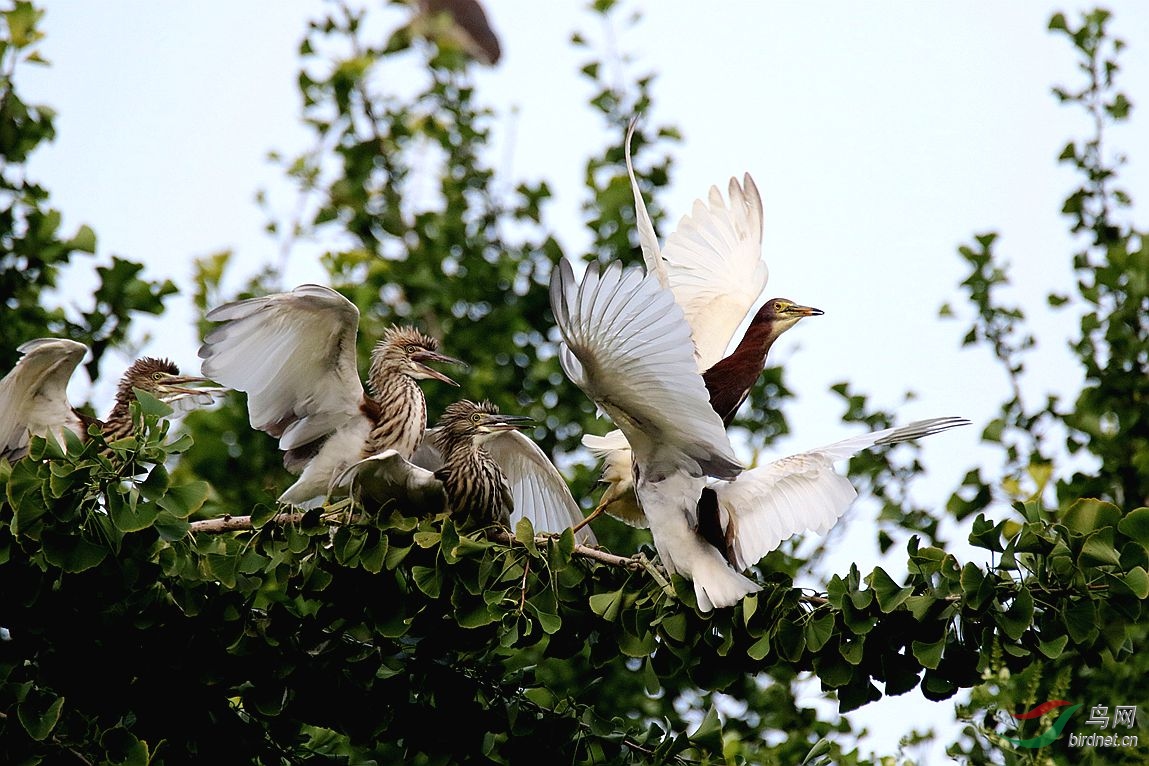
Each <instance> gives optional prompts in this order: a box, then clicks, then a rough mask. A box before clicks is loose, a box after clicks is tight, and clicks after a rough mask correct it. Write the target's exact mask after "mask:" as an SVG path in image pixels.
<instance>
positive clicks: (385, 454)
mask: <svg viewBox="0 0 1149 766" xmlns="http://www.w3.org/2000/svg"><path fill="white" fill-rule="evenodd" d="M332 484H333V485H334V486H343V485H346V486H348V487H349V493H350V494H351V495H352V496H353V497H357V498H359V499H360V501H362V502H366V501H370V502H371V503H373V504H375V505H378V506H380V507H384V506H386V505H389V504H392V503H394V504H398V505H399V506H400V507H401V508H403V509H404V510H405V511H406V512H408V513H412V514H435V513H439V512H441V511H442V510H443V508H445V507H446V504H447V495H446V493H445V492H444V491H443V482H441V481H439V480H438V479H436V478H435V474H434V473H433V472H432V471H428V470H427V469H426V468H423V467H421V466H418V465H415V464H414V463H412V462H410V461H408V460H406V459H404V458H403V456H402V455H400V454H399V453H398V452H396V451H395V450H393V449H388V450H384V451H382V452H380V453H378V454H376V455H371V456H370V457H366V458H363V459H362V460H359V461H357V462H355V463H352V464H351V465H349V466H348V467H347V468H345V469H344V470H343V471H342V473H340V474H339V475H338V476H337V477H336V478H335V480H334V481H333V482H332Z"/></svg>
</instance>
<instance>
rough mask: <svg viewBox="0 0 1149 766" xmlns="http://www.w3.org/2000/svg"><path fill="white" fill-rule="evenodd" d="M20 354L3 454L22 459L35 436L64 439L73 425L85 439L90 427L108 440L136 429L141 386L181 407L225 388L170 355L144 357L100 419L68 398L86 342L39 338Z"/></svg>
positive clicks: (0, 436)
mask: <svg viewBox="0 0 1149 766" xmlns="http://www.w3.org/2000/svg"><path fill="white" fill-rule="evenodd" d="M16 350H17V351H18V352H19V353H20V354H21V357H20V359H19V360H18V361H17V362H16V365H15V366H14V367H13V368H12V370H11V371H9V373H8V374H7V375H5V376H4V379H3V380H0V457H4V458H7V459H8V460H17V459H19V458H21V457H23V456H24V455H26V454H27V453H28V443H29V440H30V438H31V437H32V436H42V437H45V438H47V437H51V438H52V439H54V440H55V441H56V442H57V443H60V444H63V443H64V438H65V435H64V432H65V431H71V432H72V433H74V434H76V436H78V437H79V438H80V439H81V440H82V441H87V439H88V438H89V435H88V429H89V428H90V427H91V426H93V425H95V426H97V427H99V429H100V432H101V434H102V435H103V438H104V440H105V441H107V442H112V441H115V440H117V439H122V438H125V437H127V436H131V435H132V431H133V428H134V423H133V420H132V412H131V404H132V402H134V401H135V400H136V395H135V391H136V390H137V389H139V390H141V391H146V392H147V393H149V394H151V395H152V396H154V397H156V398H157V399H159V400H160V401H163V402H165V403H167V404H168V405H169V406H171V407H172V408H173V409H174V410H175V411H176V412H177V413H179V412H184V411H186V410H188V409H191V408H192V407H195V406H203V405H208V404H211V403H212V401H214V397H215V396H217V395H219V394H222V393H223V392H224V390H225V389H223V388H220V387H216V386H204V384H208V383H211V381H210V380H208V379H207V378H201V377H197V376H194V375H181V374H180V370H179V367H177V366H176V365H175V364H174V363H173V362H171V361H170V360H167V359H156V358H153V357H143V358H141V359H137V360H136V361H135V362H133V363H132V364H131V366H129V367H128V369H127V370H126V371H125V372H124V374H123V376H122V377H121V378H120V382H119V385H118V386H117V388H116V397H115V402H114V403H113V405H112V410H111V412H109V413H108V416H107V417H106V418H104V419H103V420H98V419H96V418H93V417H91V416H90V415H86V414H84V413H83V412H80V411H79V410H77V409H76V408H75V407H73V406H72V404H71V403H70V402H69V401H68V383H69V381H71V379H72V374H73V373H74V372H75V371H76V368H77V367H78V366H79V365H80V362H81V361H82V360H83V359H84V356H85V354H87V353H88V347H87V346H85V345H84V344H83V343H78V342H76V341H74V340H68V339H66V338H36V339H35V340H30V341H28V342H27V343H24V344H22V345H21V346H19V348H17V349H16Z"/></svg>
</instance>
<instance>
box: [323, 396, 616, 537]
mask: <svg viewBox="0 0 1149 766" xmlns="http://www.w3.org/2000/svg"><path fill="white" fill-rule="evenodd" d="M531 422H532V421H531V420H530V418H526V417H521V416H515V415H503V414H500V412H499V409H498V407H496V406H495V405H494V404H492V403H491V402H488V401H482V402H473V401H470V400H466V399H464V400H461V401H458V402H454V403H453V404H451V405H449V406H448V407H447V408H446V410H445V411H444V412H443V415H442V416H441V417H440V418H439V421H438V423H437V424H436V425H435V427H434V428H431V429H428V431H427V435H426V438H425V439H424V440H423V443H422V444H421V445H420V446H419V449H418V450H416V451H415V454H414V456H412V458H411V459H410V460H406V459H404V458H402V457H401V456H400V455H399V454H398V453H397V452H396V451H395V450H385V451H384V452H382V453H379V454H376V455H371V456H370V457H367V458H365V459H363V460H361V461H359V462H357V463H355V464H352V465H351V466H349V467H348V469H347V470H346V471H345V473H346V476H345V477H341V479H340V482H341V483H346V484H348V485H352V482H354V484H353V486H354V487H355V492H356V494H357V495H358V496H359V497H360V499H362V500H365V501H368V500H369V501H371V502H372V503H374V504H380V505H381V504H384V503H388V502H396V503H398V504H400V505H401V506H402V507H403V508H405V509H408V510H409V511H412V512H414V513H419V514H434V513H441V512H443V511H444V510H448V511H450V512H451V513H452V514H453V515H462V516H464V517H466V518H468V519H470V520H473V521H474V522H476V523H478V524H480V525H488V526H489V525H491V524H499V525H502V526H505V527H509V528H510V529H512V530H513V529H514V528H515V527H516V525H517V524H518V522H519V520H520V519H524V518H525V519H528V520H530V522H531V526H532V528H533V529H534V530H535V531H536V532H541V533H552V534H560V533H562V532H563V531H565V530H567V529H570V528H576V527H579V526H580V522H581V521H582V520H583V514H582V510H581V509H580V508H579V505H578V503H577V502H576V501H575V499H574V497H573V496H572V495H571V491H570V487H569V486H568V485H567V483H566V479H565V478H564V477H563V475H562V474H561V473H560V472H559V470H558V468H556V467H555V465H554V463H552V462H551V460H550V459H549V458H548V457H547V455H546V453H544V452H543V451H542V449H541V448H540V447H539V446H538V445H537V444H535V442H534V441H532V440H531V439H530V437H528V436H527V435H525V434H524V433H523V432H522V430H521V429H523V428H526V427H528V426H529V425H530V424H531ZM575 540H576V542H579V543H581V544H583V545H595V544H597V540H596V539H595V535H594V533H593V532H592V531H591V530H590V528H589V527H586V528H581V529H576V532H575Z"/></svg>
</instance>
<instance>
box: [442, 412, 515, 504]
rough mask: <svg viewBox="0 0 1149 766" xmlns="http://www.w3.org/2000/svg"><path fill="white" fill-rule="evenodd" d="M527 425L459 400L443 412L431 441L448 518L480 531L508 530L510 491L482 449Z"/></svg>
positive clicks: (496, 467)
mask: <svg viewBox="0 0 1149 766" xmlns="http://www.w3.org/2000/svg"><path fill="white" fill-rule="evenodd" d="M530 423H531V419H530V418H527V417H522V416H520V415H503V414H501V413H500V412H499V408H498V407H496V406H495V405H494V404H492V403H491V402H489V401H483V402H478V403H476V402H472V401H470V400H469V399H463V400H461V401H458V402H454V403H452V404H450V405H448V406H447V409H445V410H444V411H443V415H442V417H440V418H439V422H438V424H437V429H438V430H437V431H436V433H435V436H434V444H435V446H436V447H437V448H438V450H439V453H440V454H441V455H442V456H443V467H442V468H440V469H439V470H437V471H435V478H436V479H438V480H439V481H441V482H443V490H444V492H445V493H446V496H447V510H448V511H450V513H451V515H453V516H461V517H465V518H467V519H470V520H471V521H473V522H476V523H477V524H480V525H487V524H492V523H494V524H500V525H502V526H507V525H509V524H510V521H511V511H512V510H513V509H514V500H513V499H512V497H511V487H510V484H509V483H508V482H507V477H506V475H505V474H504V473H503V470H502V468H500V467H499V464H498V462H497V461H496V460H495V459H494V458H493V457H491V453H489V452H487V450H486V447H485V444H486V443H487V442H489V441H490V440H491V439H492V438H493V437H494V436H495V435H496V434H499V433H501V432H503V431H510V430H515V429H519V428H525V427H526V426H527V425H529V424H530Z"/></svg>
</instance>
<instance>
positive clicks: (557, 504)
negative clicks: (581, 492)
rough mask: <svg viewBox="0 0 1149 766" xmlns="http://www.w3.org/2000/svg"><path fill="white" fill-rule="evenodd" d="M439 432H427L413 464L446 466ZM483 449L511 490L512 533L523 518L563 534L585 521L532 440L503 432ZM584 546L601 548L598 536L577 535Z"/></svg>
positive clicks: (539, 529) (563, 481)
mask: <svg viewBox="0 0 1149 766" xmlns="http://www.w3.org/2000/svg"><path fill="white" fill-rule="evenodd" d="M434 433H435V429H434V428H431V429H428V430H427V434H426V436H425V437H424V438H423V443H422V444H421V445H419V448H418V449H417V450H415V454H414V456H413V457H412V458H411V461H412V462H413V463H415V464H416V465H418V466H421V467H423V468H425V469H427V470H429V471H436V470H438V469H439V468H440V467H441V466H442V465H443V458H442V456H441V455H440V454H439V451H438V450H437V449H435V446H434V438H433V437H434ZM483 448H484V449H486V450H487V452H488V453H489V454H490V455H491V457H492V458H493V459H494V460H495V462H497V463H498V464H499V468H501V469H502V471H503V476H505V477H506V479H507V484H508V485H509V486H510V488H511V500H512V501H513V502H514V506H515V507H514V510H513V511H512V512H511V521H510V526H511V529H514V528H515V524H517V523H518V521H519V519H521V518H524V517H525V518H528V519H530V521H531V526H532V527H534V529H535V531H536V532H546V533H553V534H559V533H562V532H563V531H564V530H567V529H570V528H571V527H573V526H574V525H576V524H578V523H579V522H580V521H582V520H583V514H582V509H580V508H579V505H578V503H577V502H576V501H575V499H574V496H573V495H571V491H570V487H569V486H567V482H566V479H565V478H563V475H562V474H561V473H559V469H558V468H556V467H555V465H554V463H552V462H551V460H550V458H548V457H547V455H546V453H545V452H543V451H542V449H540V448H539V445H537V444H535V443H534V442H533V441H532V440H531V439H530V438H528V437H527V436H525V435H524V434H523V433H521V432H519V431H501V432H499V433H497V434H495V435H494V436H493V437H492V438H491V439H488V440H487V441H485V442H484V443H483ZM575 540H576V541H577V542H579V543H581V544H583V545H597V544H598V540H597V539H595V536H594V532H592V531H591V529H590V527H583V528H582V529H580V530H579V531H578V532H577V533H576V534H575Z"/></svg>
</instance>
